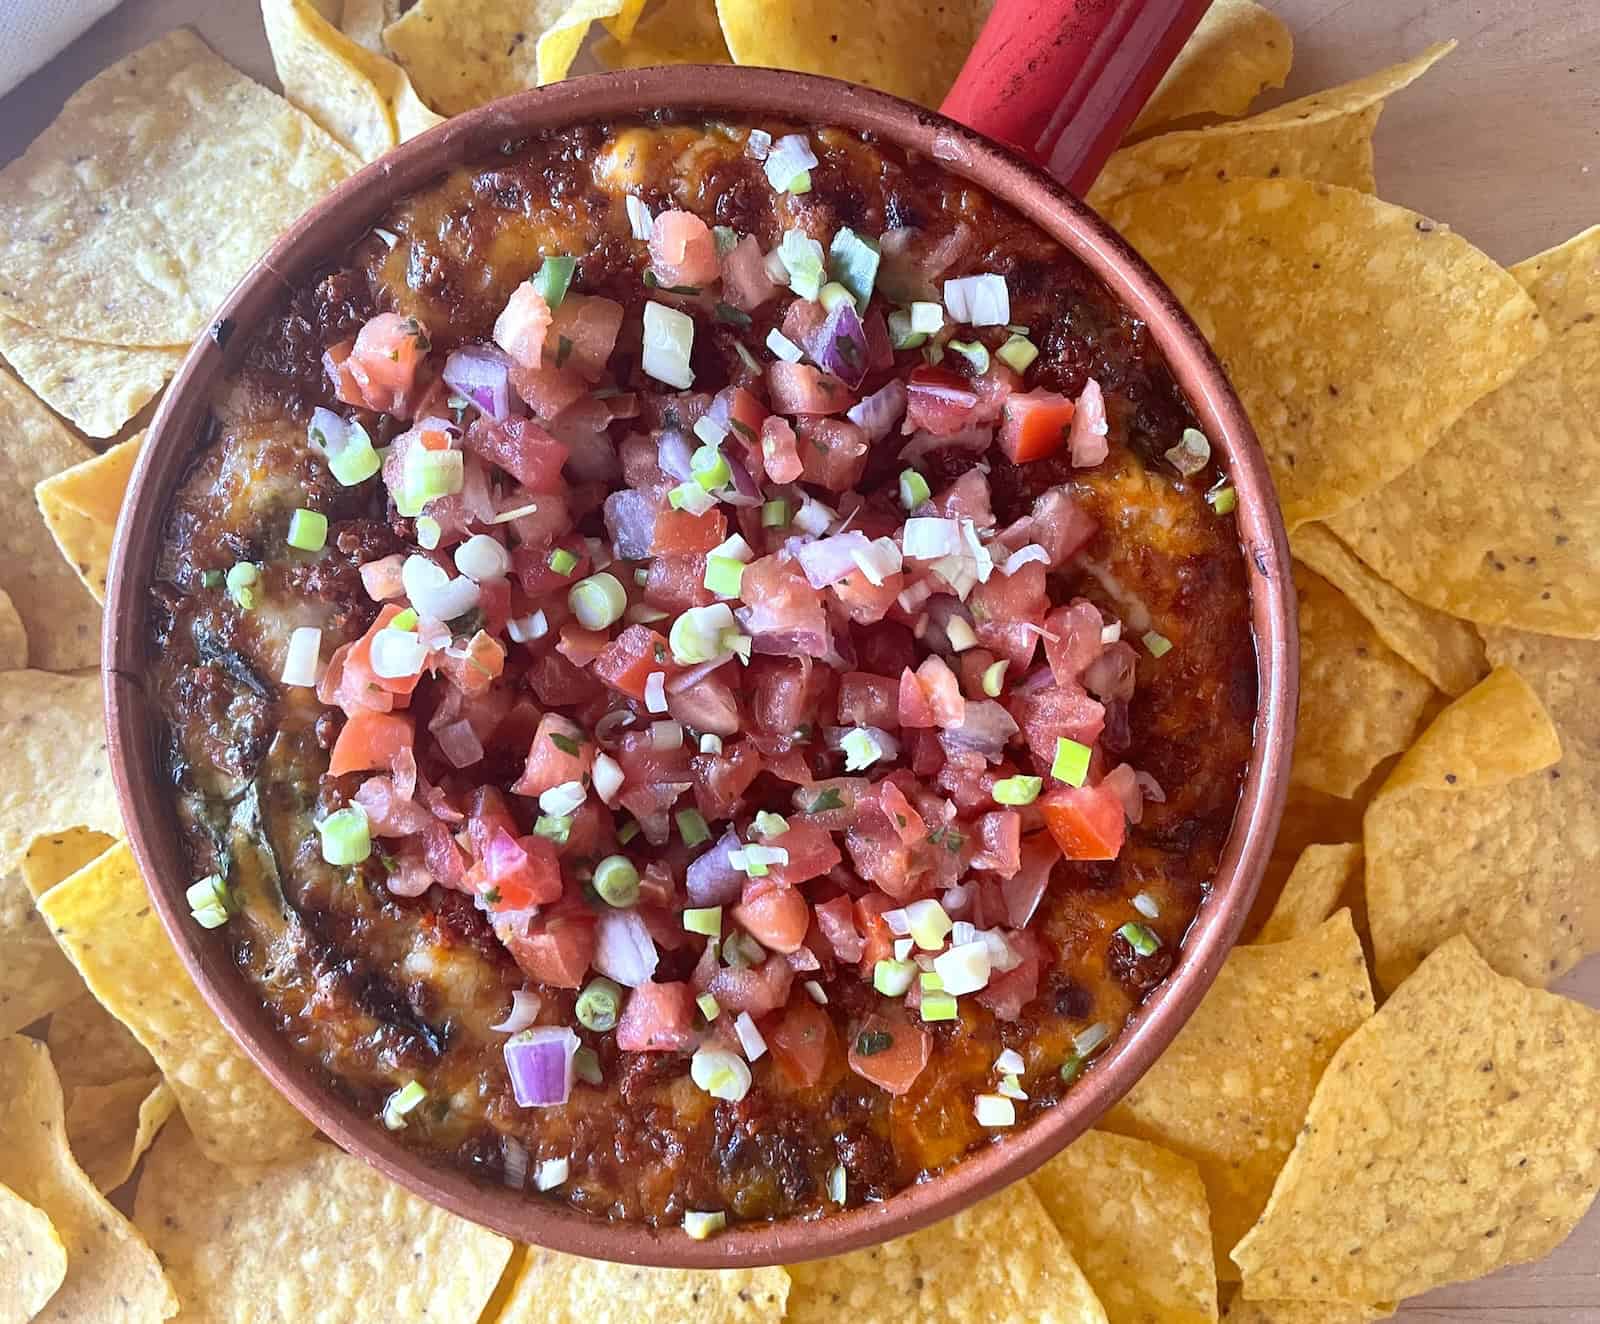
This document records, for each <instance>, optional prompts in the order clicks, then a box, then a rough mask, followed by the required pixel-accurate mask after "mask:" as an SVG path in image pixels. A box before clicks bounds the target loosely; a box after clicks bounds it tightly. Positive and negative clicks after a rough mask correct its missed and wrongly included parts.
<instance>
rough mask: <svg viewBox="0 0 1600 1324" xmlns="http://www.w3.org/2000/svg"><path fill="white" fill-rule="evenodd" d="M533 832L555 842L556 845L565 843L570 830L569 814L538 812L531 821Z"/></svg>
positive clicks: (570, 818)
mask: <svg viewBox="0 0 1600 1324" xmlns="http://www.w3.org/2000/svg"><path fill="white" fill-rule="evenodd" d="M533 830H534V833H535V834H536V835H538V836H541V837H544V838H546V839H548V840H550V841H553V842H555V844H556V845H558V846H565V845H566V844H567V837H568V836H569V835H570V834H571V832H572V815H571V814H540V815H539V817H538V818H536V819H534V821H533Z"/></svg>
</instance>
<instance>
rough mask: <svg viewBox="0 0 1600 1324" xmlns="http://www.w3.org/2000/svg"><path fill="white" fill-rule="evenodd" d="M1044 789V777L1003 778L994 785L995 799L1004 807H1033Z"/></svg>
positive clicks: (1019, 776)
mask: <svg viewBox="0 0 1600 1324" xmlns="http://www.w3.org/2000/svg"><path fill="white" fill-rule="evenodd" d="M1043 789H1044V778H1043V777H1024V776H1021V775H1018V776H1015V777H1002V778H1000V780H999V781H997V782H995V784H994V799H995V803H996V804H1002V805H1031V804H1032V803H1033V802H1034V801H1035V800H1037V799H1038V798H1039V792H1040V791H1042V790H1043Z"/></svg>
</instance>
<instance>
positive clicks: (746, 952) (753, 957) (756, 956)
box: [722, 933, 767, 970]
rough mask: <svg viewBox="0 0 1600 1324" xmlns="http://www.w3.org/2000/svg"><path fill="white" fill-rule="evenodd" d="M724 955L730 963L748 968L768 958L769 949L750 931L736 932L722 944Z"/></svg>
mask: <svg viewBox="0 0 1600 1324" xmlns="http://www.w3.org/2000/svg"><path fill="white" fill-rule="evenodd" d="M722 955H723V958H724V959H725V960H726V961H727V962H728V964H729V965H731V966H735V967H737V968H739V969H741V970H748V969H749V968H750V967H752V966H757V965H760V964H761V963H762V962H763V961H765V960H766V959H767V949H766V948H765V947H763V946H762V945H761V944H760V943H759V942H757V941H756V940H755V939H754V938H752V937H751V936H750V935H749V934H748V933H735V934H734V935H733V936H732V937H730V938H729V939H728V941H727V942H725V943H723V944H722Z"/></svg>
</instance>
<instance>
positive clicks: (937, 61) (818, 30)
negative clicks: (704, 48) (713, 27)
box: [717, 0, 993, 107]
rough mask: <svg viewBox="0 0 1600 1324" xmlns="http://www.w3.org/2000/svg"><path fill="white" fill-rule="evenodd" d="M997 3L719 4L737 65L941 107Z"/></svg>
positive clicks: (816, 0) (730, 0) (792, 0)
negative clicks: (793, 72) (840, 81)
mask: <svg viewBox="0 0 1600 1324" xmlns="http://www.w3.org/2000/svg"><path fill="white" fill-rule="evenodd" d="M992 7H993V5H992V0H947V2H946V3H944V4H939V5H928V4H924V3H921V0H875V2H874V3H873V4H870V5H864V4H861V3H860V2H859V0H810V3H807V2H806V0H717V15H718V17H719V18H720V19H721V20H722V35H723V37H724V38H725V39H726V40H727V43H728V49H729V50H730V51H731V52H732V53H733V59H734V62H735V63H736V64H759V65H766V66H769V67H771V68H775V69H798V70H800V71H801V72H803V73H812V74H828V75H830V76H831V77H834V78H846V79H849V80H850V81H851V82H853V83H865V84H866V85H867V86H868V87H876V88H880V89H881V90H882V91H885V92H892V93H894V94H895V95H896V96H899V97H905V98H906V99H907V100H910V101H920V102H921V103H922V104H923V105H924V106H933V107H937V106H938V105H939V103H940V102H941V101H943V100H944V96H945V93H946V92H948V91H949V90H950V86H951V84H952V83H954V82H955V80H956V75H957V74H958V73H960V72H961V66H962V65H963V64H964V63H966V59H967V55H968V53H969V52H970V51H971V50H972V47H973V43H975V42H976V41H977V40H978V33H979V32H980V31H981V30H982V28H983V24H984V20H985V19H987V18H988V17H989V10H990V9H991V8H992Z"/></svg>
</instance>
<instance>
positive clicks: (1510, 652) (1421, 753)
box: [1366, 635, 1600, 988]
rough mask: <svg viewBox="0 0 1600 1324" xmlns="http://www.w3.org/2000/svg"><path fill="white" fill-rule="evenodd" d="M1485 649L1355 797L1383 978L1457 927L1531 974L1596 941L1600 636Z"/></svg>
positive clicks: (1544, 973) (1394, 975)
mask: <svg viewBox="0 0 1600 1324" xmlns="http://www.w3.org/2000/svg"><path fill="white" fill-rule="evenodd" d="M1491 656H1493V657H1494V658H1495V659H1496V660H1498V661H1500V662H1501V663H1502V665H1501V666H1499V667H1498V668H1497V669H1496V670H1495V671H1494V672H1492V673H1491V674H1490V676H1489V678H1488V679H1487V680H1486V681H1484V682H1483V684H1481V685H1479V686H1478V687H1477V688H1476V689H1475V690H1472V691H1471V692H1470V693H1468V694H1467V695H1465V696H1464V697H1463V698H1460V699H1457V700H1456V702H1455V703H1454V704H1452V705H1451V706H1450V707H1449V708H1448V709H1446V710H1445V712H1444V713H1442V714H1441V715H1440V716H1439V718H1438V719H1437V720H1436V721H1435V722H1434V723H1433V724H1432V725H1431V726H1430V727H1429V728H1428V729H1427V730H1426V731H1425V732H1423V734H1422V735H1421V737H1420V738H1419V739H1418V740H1417V743H1416V744H1415V745H1414V746H1412V748H1411V750H1410V752H1409V753H1407V754H1406V756H1405V758H1404V759H1402V760H1401V761H1400V764H1399V766H1398V767H1397V768H1396V769H1395V771H1394V772H1393V774H1391V776H1390V777H1389V780H1388V781H1387V782H1385V783H1384V786H1383V789H1382V790H1381V791H1380V792H1379V794H1378V796H1377V798H1376V799H1375V800H1374V801H1373V803H1372V806H1371V808H1369V809H1368V810H1367V816H1366V853H1367V901H1368V905H1369V906H1370V908H1371V911H1372V937H1373V944H1374V948H1375V951H1376V954H1377V975H1378V980H1379V982H1380V983H1381V984H1383V985H1384V987H1386V988H1393V987H1395V986H1396V985H1397V984H1398V983H1399V982H1400V981H1401V980H1402V979H1404V978H1405V977H1406V975H1407V974H1409V973H1410V972H1411V970H1413V969H1414V968H1415V967H1416V965H1417V963H1418V962H1419V961H1420V960H1421V959H1422V958H1423V957H1424V956H1426V955H1427V953H1428V952H1430V951H1432V950H1433V949H1434V948H1435V947H1437V946H1439V945H1440V944H1441V943H1443V942H1444V941H1445V940H1446V939H1448V938H1450V937H1453V936H1454V935H1455V934H1458V933H1465V934H1466V935H1467V936H1468V937H1470V938H1471V939H1472V940H1473V942H1474V943H1476V944H1478V946H1479V948H1480V950H1481V951H1483V952H1484V954H1485V956H1486V957H1487V958H1488V960H1489V962H1490V964H1491V965H1493V966H1494V968H1495V969H1496V970H1499V971H1500V972H1501V973H1502V974H1508V975H1514V976H1515V977H1517V978H1518V979H1521V980H1523V982H1525V983H1528V984H1533V985H1535V986H1540V985H1544V984H1548V983H1550V982H1551V981H1552V980H1554V979H1556V978H1558V977H1559V976H1560V975H1562V974H1564V973H1565V972H1566V971H1568V970H1570V969H1571V968H1572V967H1573V966H1574V965H1575V964H1577V962H1578V960H1579V959H1580V958H1581V957H1582V956H1583V955H1584V954H1585V953H1586V952H1589V951H1593V950H1594V949H1595V948H1596V947H1597V946H1600V900H1597V898H1596V895H1595V890H1594V878H1595V876H1596V870H1597V867H1600V717H1597V710H1596V708H1595V699H1594V679H1595V676H1596V674H1600V673H1597V668H1600V645H1596V644H1586V643H1578V642H1573V641H1562V640H1547V639H1542V638H1539V637H1537V636H1515V635H1501V636H1498V637H1497V641H1496V643H1495V645H1494V652H1493V653H1492V654H1491ZM1507 663H1509V664H1511V665H1514V666H1516V667H1517V670H1516V671H1513V670H1511V669H1510V666H1508V665H1505V664H1507ZM1523 669H1526V678H1525V677H1524V676H1523V675H1521V674H1519V673H1520V672H1522V671H1523ZM1530 682H1531V685H1532V688H1530ZM1541 698H1544V699H1545V700H1546V701H1547V703H1548V708H1546V706H1545V705H1544V704H1542V703H1541V702H1540V699H1541Z"/></svg>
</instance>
